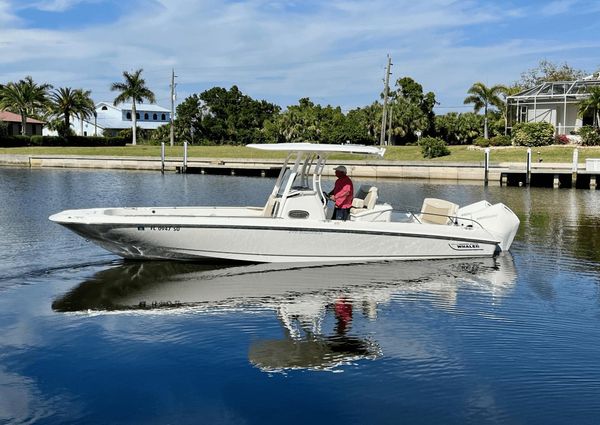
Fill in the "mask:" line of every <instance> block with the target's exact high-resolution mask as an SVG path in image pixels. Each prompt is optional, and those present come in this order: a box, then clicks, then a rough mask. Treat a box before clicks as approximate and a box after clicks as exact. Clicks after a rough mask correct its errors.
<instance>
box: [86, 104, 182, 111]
mask: <svg viewBox="0 0 600 425" xmlns="http://www.w3.org/2000/svg"><path fill="white" fill-rule="evenodd" d="M105 105H106V106H108V107H110V108H113V109H117V110H119V111H123V110H125V111H131V108H132V104H131V103H120V104H119V105H117V106H115V105H113V103H112V102H98V103H97V104H96V109H98V108H99V107H101V106H105ZM135 110H136V111H137V112H171V111H170V110H169V109H167V108H163V107H162V106H159V105H156V104H155V103H136V104H135Z"/></svg>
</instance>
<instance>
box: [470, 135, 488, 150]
mask: <svg viewBox="0 0 600 425" xmlns="http://www.w3.org/2000/svg"><path fill="white" fill-rule="evenodd" d="M473 144H474V145H476V146H479V147H480V148H487V147H488V146H490V145H491V142H490V139H486V138H485V137H478V138H477V139H475V142H474V143H473Z"/></svg>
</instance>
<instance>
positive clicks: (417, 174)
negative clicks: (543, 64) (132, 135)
mask: <svg viewBox="0 0 600 425" xmlns="http://www.w3.org/2000/svg"><path fill="white" fill-rule="evenodd" d="M338 162H339V161H338ZM342 162H343V163H344V165H345V166H346V167H347V168H348V174H349V175H350V176H351V177H359V178H367V179H418V180H439V181H442V180H443V181H456V182H462V181H469V182H482V183H483V184H491V185H496V186H497V185H500V186H523V187H527V186H533V187H549V188H571V187H572V188H578V189H592V190H595V189H597V187H598V185H597V183H598V178H599V176H600V159H593V160H590V159H587V160H586V161H585V164H580V163H577V162H575V161H574V162H573V164H564V163H544V162H537V163H531V162H529V163H526V162H522V163H515V162H510V163H493V162H492V163H490V162H486V161H485V160H484V161H481V162H471V163H458V162H457V163H454V162H435V163H432V162H430V161H402V162H400V161H386V160H368V161H365V160H344V161H342ZM282 164H283V160H282V159H248V158H220V159H216V158H186V157H171V158H157V157H108V156H75V155H0V166H18V167H29V168H88V169H89V168H92V169H121V170H148V171H162V172H177V173H182V174H217V175H239V176H256V177H274V176H277V175H278V174H279V172H280V170H281V166H282ZM336 165H338V164H337V162H330V164H329V165H328V166H327V167H326V168H325V170H324V172H323V175H325V176H334V175H335V172H334V170H333V168H334V167H335V166H336Z"/></svg>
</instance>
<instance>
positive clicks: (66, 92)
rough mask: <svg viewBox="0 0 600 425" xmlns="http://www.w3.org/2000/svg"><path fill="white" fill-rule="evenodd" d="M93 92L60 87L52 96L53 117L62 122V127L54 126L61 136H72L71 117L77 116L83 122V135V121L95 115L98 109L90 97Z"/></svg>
mask: <svg viewBox="0 0 600 425" xmlns="http://www.w3.org/2000/svg"><path fill="white" fill-rule="evenodd" d="M90 94H91V92H90V91H89V90H83V89H72V88H71V87H60V88H58V89H56V90H54V91H53V92H52V93H51V95H50V100H51V103H50V111H51V114H52V115H53V116H55V117H56V118H58V119H60V120H61V124H60V125H56V124H55V125H54V127H55V128H56V129H57V131H58V133H59V135H60V136H67V135H69V134H70V128H71V123H70V121H71V115H76V116H78V117H79V119H80V121H81V134H83V120H84V119H86V118H90V117H91V116H93V115H94V113H95V111H96V109H95V106H94V101H93V100H92V99H91V97H90Z"/></svg>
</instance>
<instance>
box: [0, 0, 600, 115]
mask: <svg viewBox="0 0 600 425" xmlns="http://www.w3.org/2000/svg"><path fill="white" fill-rule="evenodd" d="M599 35H600V2H598V1H597V0H595V1H590V0H557V1H537V0H533V1H516V0H509V1H501V2H499V1H483V0H479V1H477V0H466V1H451V0H433V1H422V2H415V1H414V0H410V1H405V0H364V1H363V0H361V1H358V0H332V1H312V0H308V1H302V0H295V1H283V0H282V1H280V0H237V1H217V0H0V52H2V54H0V82H7V81H13V80H18V79H20V78H23V77H25V76H26V75H31V76H33V78H34V79H35V80H36V81H39V82H49V83H51V84H53V85H54V86H55V87H65V86H69V87H73V88H79V87H81V88H85V89H88V90H92V96H93V98H94V100H96V101H102V100H112V99H114V97H115V94H114V93H111V92H110V90H109V85H110V83H112V82H114V81H119V80H121V78H122V77H121V74H122V72H123V71H124V70H129V71H132V70H135V69H138V68H143V69H144V76H145V77H146V81H147V83H148V85H149V86H150V88H151V89H152V90H153V91H154V92H155V93H156V94H157V98H158V102H159V103H160V104H162V105H163V106H165V107H168V106H169V94H168V90H169V78H170V73H171V69H172V68H175V71H176V74H177V75H178V78H177V83H178V90H177V92H178V101H181V100H183V99H184V98H185V97H186V96H188V95H190V94H192V93H200V92H202V91H204V90H206V89H209V88H211V87H214V86H217V85H218V86H222V87H227V88H229V87H230V86H231V85H233V84H236V85H237V86H238V87H239V88H240V89H241V90H242V91H243V92H244V93H246V94H248V95H250V96H252V97H253V98H255V99H265V100H268V101H270V102H274V103H277V104H279V105H281V106H282V107H285V106H287V105H290V104H295V103H297V101H298V99H299V98H301V97H310V98H311V99H312V100H313V101H315V102H317V103H320V104H324V105H325V104H331V105H336V106H338V105H339V106H341V107H342V108H343V109H344V110H349V109H352V108H355V107H358V106H365V105H368V104H370V103H372V102H373V101H374V100H376V99H377V98H378V95H379V93H380V92H381V90H382V87H383V77H384V67H385V64H386V55H387V54H388V53H389V54H390V56H391V57H392V60H393V63H394V66H393V67H392V72H393V74H392V81H395V80H396V79H398V78H400V77H404V76H410V77H412V78H414V79H415V80H416V81H418V82H419V83H421V84H422V85H423V86H424V89H425V90H427V91H433V92H434V93H436V96H437V99H438V101H439V102H440V105H439V106H438V108H437V110H438V113H443V112H446V111H451V110H456V111H465V110H468V107H465V106H463V99H464V98H465V96H466V91H467V90H468V88H469V87H470V86H471V84H473V83H474V82H476V81H482V82H484V83H486V84H489V85H493V84H497V83H503V84H510V83H512V82H514V81H516V80H518V79H519V77H520V74H521V73H522V72H524V71H526V70H528V69H530V68H533V67H535V66H537V64H538V63H539V61H540V60H541V59H548V60H550V61H553V62H558V63H563V62H567V63H568V64H569V65H571V66H573V67H575V68H578V69H583V70H586V71H589V72H590V73H591V72H592V71H596V70H597V69H599V68H600V56H599V55H598V54H597V52H598V51H599V49H598V48H599V47H600V37H599Z"/></svg>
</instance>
